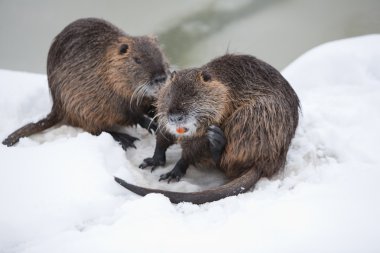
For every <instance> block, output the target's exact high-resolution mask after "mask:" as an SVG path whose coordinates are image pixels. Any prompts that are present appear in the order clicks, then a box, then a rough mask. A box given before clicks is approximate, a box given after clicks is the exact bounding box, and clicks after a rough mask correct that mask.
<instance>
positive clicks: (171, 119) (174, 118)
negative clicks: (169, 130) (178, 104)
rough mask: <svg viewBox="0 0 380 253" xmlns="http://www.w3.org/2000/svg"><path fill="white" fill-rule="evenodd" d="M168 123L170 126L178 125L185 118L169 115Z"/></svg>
mask: <svg viewBox="0 0 380 253" xmlns="http://www.w3.org/2000/svg"><path fill="white" fill-rule="evenodd" d="M168 118H169V122H170V123H172V124H179V123H182V122H184V121H185V116H184V115H183V114H170V115H169V117H168Z"/></svg>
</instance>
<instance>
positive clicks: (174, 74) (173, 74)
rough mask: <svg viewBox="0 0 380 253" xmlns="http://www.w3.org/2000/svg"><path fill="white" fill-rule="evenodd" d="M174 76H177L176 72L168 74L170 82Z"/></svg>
mask: <svg viewBox="0 0 380 253" xmlns="http://www.w3.org/2000/svg"><path fill="white" fill-rule="evenodd" d="M176 75H177V72H176V71H173V72H172V73H170V81H173V80H174V78H175V77H176Z"/></svg>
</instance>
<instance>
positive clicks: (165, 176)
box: [158, 168, 185, 184]
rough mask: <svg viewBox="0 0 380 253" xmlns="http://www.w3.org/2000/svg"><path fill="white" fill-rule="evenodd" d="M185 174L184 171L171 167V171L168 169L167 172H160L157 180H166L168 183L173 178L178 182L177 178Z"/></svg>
mask: <svg viewBox="0 0 380 253" xmlns="http://www.w3.org/2000/svg"><path fill="white" fill-rule="evenodd" d="M184 175H185V173H183V172H182V171H181V170H176V169H175V168H174V169H172V170H171V171H169V172H168V173H165V174H162V175H161V176H160V179H159V180H158V181H162V180H168V184H169V183H170V181H172V180H175V181H177V182H179V180H181V178H182V177H183V176H184Z"/></svg>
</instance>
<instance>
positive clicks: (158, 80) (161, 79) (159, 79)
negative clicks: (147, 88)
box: [152, 74, 167, 84]
mask: <svg viewBox="0 0 380 253" xmlns="http://www.w3.org/2000/svg"><path fill="white" fill-rule="evenodd" d="M166 78H167V76H166V75H165V74H160V75H156V76H155V77H153V79H152V83H153V84H161V83H164V82H165V81H166Z"/></svg>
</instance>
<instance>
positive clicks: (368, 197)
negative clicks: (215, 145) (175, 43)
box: [0, 35, 380, 253]
mask: <svg viewBox="0 0 380 253" xmlns="http://www.w3.org/2000/svg"><path fill="white" fill-rule="evenodd" d="M282 73H283V74H284V76H285V77H286V78H287V79H288V80H289V82H290V83H291V84H292V86H293V87H294V89H295V90H296V92H297V93H298V95H299V97H300V100H301V103H302V116H301V120H300V124H299V127H298V130H297V133H296V136H295V138H294V140H293V142H292V146H291V149H290V151H289V153H288V160H287V164H286V167H285V168H284V170H283V171H282V172H281V173H280V174H279V175H276V176H275V177H274V178H271V179H262V180H260V181H259V183H258V184H257V186H256V188H255V189H254V190H252V191H250V192H248V193H245V194H241V195H239V196H234V197H229V198H226V199H223V200H220V201H217V202H213V203H208V204H204V205H200V206H197V205H193V204H189V203H181V204H178V205H174V204H171V203H170V202H169V200H168V199H167V198H165V197H163V196H162V195H159V194H151V195H148V196H146V197H140V196H137V195H135V194H133V193H130V192H128V191H127V190H125V189H124V188H122V187H120V186H119V185H118V184H116V183H115V182H114V180H113V176H114V175H117V176H119V177H121V178H123V179H125V180H127V181H129V182H132V183H136V184H139V185H143V186H150V187H156V188H162V189H171V190H176V191H195V190H201V189H206V188H209V187H212V186H215V185H218V184H222V183H223V182H225V178H224V177H223V175H222V174H221V173H219V172H217V171H211V172H209V171H206V170H200V169H195V168H190V169H189V170H188V173H187V174H186V176H185V177H184V178H183V179H182V181H181V182H179V183H171V184H167V183H163V182H158V178H159V175H160V174H162V173H164V172H166V171H168V170H170V169H171V168H172V167H173V166H174V163H175V161H176V160H177V159H178V157H179V155H180V148H179V147H178V146H174V147H173V148H171V149H170V150H169V151H168V159H167V160H168V161H167V165H166V166H165V167H164V168H159V169H157V170H156V171H154V172H153V173H151V172H150V171H149V170H141V169H139V168H138V165H139V163H140V162H141V161H142V160H143V159H144V158H146V157H149V156H151V155H152V154H153V149H154V143H155V140H154V136H153V135H150V134H149V133H147V132H146V131H145V130H143V129H141V128H128V129H125V131H127V132H128V133H130V134H132V135H134V136H137V137H139V138H140V141H138V142H136V146H137V149H130V150H128V151H127V152H124V151H123V150H122V148H121V147H120V146H119V145H118V144H117V143H116V142H115V141H114V140H113V139H112V137H111V136H110V135H109V134H106V133H103V134H101V135H100V136H92V135H90V134H88V133H86V132H84V131H82V130H81V129H77V128H73V127H69V126H65V125H62V126H57V127H54V128H52V129H49V130H47V131H45V132H44V133H41V134H36V135H34V136H31V137H29V138H23V139H22V140H21V141H20V142H19V143H18V144H17V145H16V146H14V147H11V148H8V147H5V146H3V145H0V161H1V168H0V203H1V207H0V252H7V253H8V252H28V253H29V252H30V253H32V252H38V253H44V252H46V253H51V252H56V253H57V252H318V253H320V252H380V218H379V214H380V196H379V193H380V184H379V183H378V181H379V180H380V155H379V152H380V148H379V141H380V138H379V137H380V134H379V131H380V130H379V129H380V113H379V108H380V35H368V36H364V37H358V38H351V39H346V40H341V41H336V42H331V43H327V44H324V45H321V46H319V47H317V48H314V49H312V50H311V51H309V52H307V53H305V54H304V55H303V56H301V57H300V58H299V59H297V60H296V61H294V62H293V63H292V64H291V65H290V66H288V67H287V68H286V69H285V70H284V71H283V72H282ZM50 107H51V100H50V96H49V91H48V86H47V80H46V76H44V75H36V74H29V73H20V72H13V71H7V70H1V71H0V119H1V124H0V139H4V138H5V137H6V136H7V135H8V134H9V133H11V132H12V131H13V130H15V129H16V128H18V127H20V126H22V125H24V124H26V123H28V122H31V121H36V120H38V119H40V118H42V117H44V116H45V115H46V114H47V113H48V112H49V111H50Z"/></svg>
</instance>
